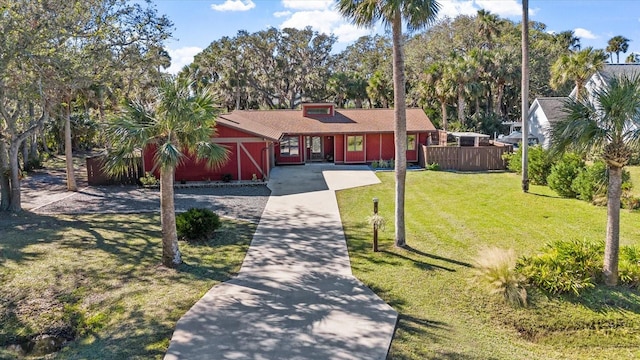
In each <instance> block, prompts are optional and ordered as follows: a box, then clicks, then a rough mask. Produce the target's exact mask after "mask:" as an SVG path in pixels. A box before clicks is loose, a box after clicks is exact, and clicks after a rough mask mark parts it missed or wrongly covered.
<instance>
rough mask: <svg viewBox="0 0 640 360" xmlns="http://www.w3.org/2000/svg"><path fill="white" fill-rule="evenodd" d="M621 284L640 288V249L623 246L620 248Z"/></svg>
mask: <svg viewBox="0 0 640 360" xmlns="http://www.w3.org/2000/svg"><path fill="white" fill-rule="evenodd" d="M618 275H619V276H620V282H621V283H623V284H627V285H630V286H632V287H635V288H640V248H639V247H636V246H623V247H622V248H620V264H619V267H618Z"/></svg>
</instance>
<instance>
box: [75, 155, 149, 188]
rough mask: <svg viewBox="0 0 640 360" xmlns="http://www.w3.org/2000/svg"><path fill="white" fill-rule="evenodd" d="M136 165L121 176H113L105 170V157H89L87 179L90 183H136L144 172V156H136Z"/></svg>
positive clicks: (93, 184) (94, 184)
mask: <svg viewBox="0 0 640 360" xmlns="http://www.w3.org/2000/svg"><path fill="white" fill-rule="evenodd" d="M135 161H136V165H135V166H133V165H132V166H130V167H129V169H127V172H126V173H125V174H123V175H121V176H111V175H109V174H107V173H106V172H105V171H104V168H103V166H104V157H103V156H94V157H88V158H87V180H88V183H89V185H92V186H97V185H135V184H137V183H138V181H139V180H138V179H140V178H141V177H142V176H143V175H144V174H143V173H142V158H135Z"/></svg>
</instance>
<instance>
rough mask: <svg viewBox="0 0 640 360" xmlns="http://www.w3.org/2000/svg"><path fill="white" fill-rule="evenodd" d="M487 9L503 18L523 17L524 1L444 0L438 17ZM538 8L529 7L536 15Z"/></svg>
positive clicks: (472, 13)
mask: <svg viewBox="0 0 640 360" xmlns="http://www.w3.org/2000/svg"><path fill="white" fill-rule="evenodd" d="M480 9H485V10H487V11H489V12H491V13H493V14H496V15H498V16H500V17H503V18H519V17H522V3H521V2H519V1H518V0H442V1H440V11H438V18H440V19H442V18H445V17H449V18H455V17H456V16H458V15H468V16H474V15H476V14H477V13H478V10H480ZM537 11H538V9H536V8H533V9H532V8H531V7H529V15H530V16H532V15H535V14H536V12H537Z"/></svg>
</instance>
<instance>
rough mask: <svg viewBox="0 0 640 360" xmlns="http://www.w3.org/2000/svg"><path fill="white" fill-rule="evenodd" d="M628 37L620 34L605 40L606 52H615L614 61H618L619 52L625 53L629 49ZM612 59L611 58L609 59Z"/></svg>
mask: <svg viewBox="0 0 640 360" xmlns="http://www.w3.org/2000/svg"><path fill="white" fill-rule="evenodd" d="M629 41H631V40H629V39H627V38H626V37H624V36H622V35H617V36H614V37H612V38H611V39H609V41H608V42H607V44H608V45H607V52H609V53H611V54H613V53H616V62H617V63H618V64H619V63H620V53H626V52H627V50H629ZM611 60H612V61H613V59H611Z"/></svg>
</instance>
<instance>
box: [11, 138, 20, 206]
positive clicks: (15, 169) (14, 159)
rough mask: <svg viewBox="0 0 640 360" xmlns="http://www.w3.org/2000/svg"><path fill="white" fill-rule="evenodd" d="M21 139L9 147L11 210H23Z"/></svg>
mask: <svg viewBox="0 0 640 360" xmlns="http://www.w3.org/2000/svg"><path fill="white" fill-rule="evenodd" d="M21 143H22V142H21V141H15V142H13V143H12V144H11V146H10V147H9V168H10V170H9V181H10V183H11V184H10V188H11V203H10V204H9V211H11V212H19V211H22V202H21V200H20V166H19V164H18V152H20V144H21Z"/></svg>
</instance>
